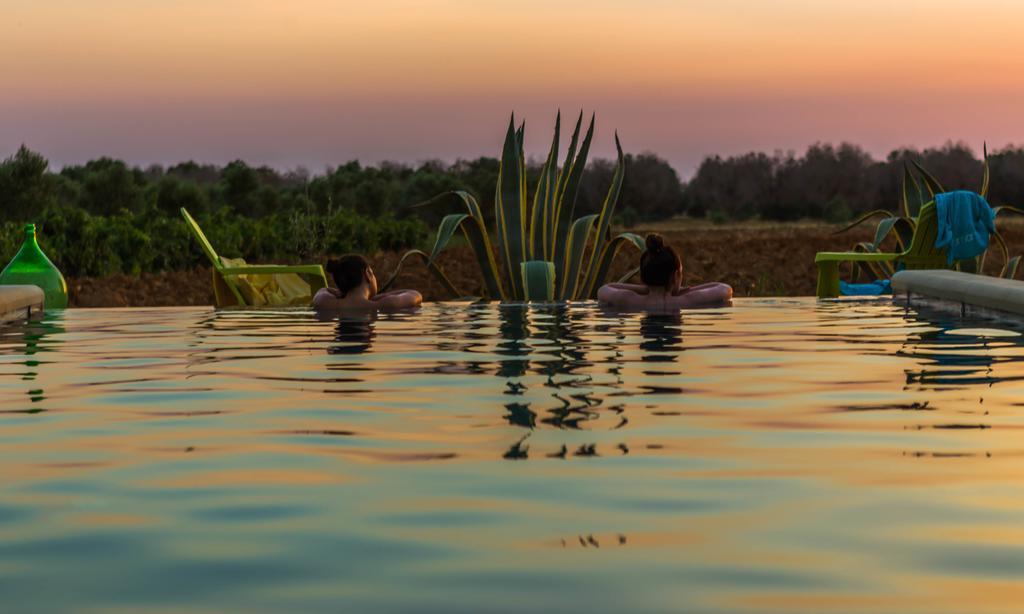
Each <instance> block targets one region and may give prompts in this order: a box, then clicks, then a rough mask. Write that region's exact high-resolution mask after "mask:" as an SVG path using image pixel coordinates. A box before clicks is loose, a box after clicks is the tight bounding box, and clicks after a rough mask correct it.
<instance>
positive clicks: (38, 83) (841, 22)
mask: <svg viewBox="0 0 1024 614" xmlns="http://www.w3.org/2000/svg"><path fill="white" fill-rule="evenodd" d="M0 8H2V9H3V18H2V21H0V79H2V83H3V87H2V91H3V94H2V96H0V157H7V156H9V155H10V154H11V153H13V152H14V150H15V149H16V148H17V147H18V145H19V144H21V143H22V142H24V143H26V144H27V145H28V146H29V147H31V148H33V149H36V150H38V151H41V152H42V153H43V154H44V155H46V156H47V157H49V158H50V160H51V162H52V163H53V164H54V165H57V166H59V165H62V164H68V163H76V162H82V161H85V160H88V159H90V158H95V157H99V156H103V155H107V156H113V157H119V158H123V159H126V160H128V161H130V162H131V163H133V164H139V165H147V164H150V163H162V164H167V163H173V162H176V161H180V160H185V159H196V160H199V161H205V162H215V163H223V162H226V161H229V160H232V159H235V158H242V159H244V160H247V161H248V162H250V163H253V164H270V165H272V166H276V167H279V168H293V167H295V166H297V165H304V166H306V167H308V168H310V169H311V170H314V171H318V170H321V169H323V168H324V167H325V166H327V165H337V164H339V163H342V162H344V161H346V160H350V159H354V158H357V159H360V160H362V161H364V162H368V163H373V162H378V161H380V160H384V159H391V160H399V161H405V162H417V161H421V160H425V159H429V158H441V159H444V160H454V159H455V158H458V157H475V156H478V155H496V154H497V153H498V149H499V147H500V144H501V137H502V134H503V130H504V127H505V122H506V121H507V118H508V114H509V113H510V112H512V111H515V112H516V113H517V115H518V116H523V117H525V119H526V121H527V140H526V145H527V150H528V152H529V153H531V154H534V155H538V156H539V155H541V154H542V153H543V152H544V151H545V150H546V147H547V145H548V143H549V139H550V131H551V126H552V122H553V119H554V115H555V111H556V110H557V109H559V108H561V109H562V110H563V112H564V113H568V114H570V115H573V116H574V115H575V114H576V113H577V112H578V111H579V109H581V108H582V109H585V110H586V111H588V112H589V111H595V112H596V113H597V126H598V129H597V134H596V137H595V148H596V153H597V155H605V156H607V155H609V154H610V152H611V149H612V133H613V130H618V131H619V134H620V136H621V138H622V142H623V145H624V147H625V148H626V149H627V151H633V152H640V151H653V152H655V153H658V154H659V155H661V156H663V157H665V158H667V159H668V160H669V161H671V162H672V163H673V164H674V165H675V166H676V167H677V168H678V169H679V171H680V172H681V174H683V175H684V176H687V175H689V174H690V173H692V171H693V170H694V169H695V167H696V166H697V164H699V162H700V160H701V158H703V157H704V156H706V155H710V154H730V153H738V152H743V151H748V150H765V151H772V150H776V149H792V150H796V151H798V152H799V151H802V150H803V149H804V148H805V147H806V146H807V145H808V144H810V143H813V142H815V141H827V142H839V141H842V140H847V141H851V142H854V143H858V144H861V145H863V146H864V147H866V148H867V149H868V150H869V151H871V152H872V153H873V154H875V155H876V156H881V155H884V154H885V153H886V152H888V151H889V150H890V149H892V148H894V147H897V146H902V145H913V146H919V147H920V146H929V145H939V144H942V143H943V142H945V141H946V140H949V139H953V140H959V139H962V140H965V141H966V142H968V143H969V144H970V145H971V146H972V147H974V148H975V149H976V150H980V149H981V144H982V141H983V140H987V141H988V143H989V145H990V147H993V146H994V147H996V148H999V147H1003V146H1005V145H1007V144H1011V143H1019V144H1024V79H1021V78H1020V75H1022V74H1024V35H1022V34H1021V29H1022V27H1024V3H1020V2H1019V1H1017V0H975V1H971V2H969V1H954V0H928V1H921V0H904V1H902V2H899V3H894V2H891V1H890V0H856V1H854V0H851V1H840V0H830V1H822V0H676V1H670V0H632V1H629V2H626V1H614V2H613V1H611V0H561V1H552V2H545V1H542V0H521V1H519V2H492V1H490V0H430V1H427V0H373V1H367V2H346V1H342V0H336V1H328V0H289V1H284V0H282V1H264V0H176V1H170V0H49V1H47V2H40V1H38V0H0Z"/></svg>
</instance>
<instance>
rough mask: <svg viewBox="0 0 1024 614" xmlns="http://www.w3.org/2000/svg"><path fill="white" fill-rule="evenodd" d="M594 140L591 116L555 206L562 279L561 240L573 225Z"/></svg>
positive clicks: (557, 257)
mask: <svg viewBox="0 0 1024 614" xmlns="http://www.w3.org/2000/svg"><path fill="white" fill-rule="evenodd" d="M593 138H594V116H593V115H591V116H590V126H589V127H588V128H587V133H586V135H585V136H584V137H583V142H582V143H581V144H580V150H579V153H578V154H576V157H575V159H574V160H573V161H572V164H571V165H570V167H569V168H568V169H565V168H563V169H562V174H563V175H564V181H563V182H562V185H561V186H560V193H559V197H558V201H557V203H556V205H555V225H556V230H555V238H554V246H555V267H556V269H557V270H558V275H559V277H561V276H562V275H564V272H565V270H566V268H567V265H568V262H567V260H566V252H565V248H566V244H565V242H563V241H561V240H559V238H560V237H565V236H566V233H567V231H568V229H569V225H570V223H573V212H574V211H575V209H576V197H577V196H578V195H579V187H580V180H581V179H582V178H583V170H584V168H586V166H587V157H588V156H589V155H590V142H591V140H593Z"/></svg>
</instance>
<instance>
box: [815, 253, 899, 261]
mask: <svg viewBox="0 0 1024 614" xmlns="http://www.w3.org/2000/svg"><path fill="white" fill-rule="evenodd" d="M902 255H903V254H876V253H873V252H818V253H817V255H815V256H814V261H815V262H886V261H890V260H896V259H898V258H900V257H901V256H902Z"/></svg>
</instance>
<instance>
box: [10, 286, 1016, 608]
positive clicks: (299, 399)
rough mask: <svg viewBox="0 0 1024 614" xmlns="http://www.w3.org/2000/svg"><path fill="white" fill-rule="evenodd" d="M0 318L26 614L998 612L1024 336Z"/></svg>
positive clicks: (119, 314) (481, 315)
mask: <svg viewBox="0 0 1024 614" xmlns="http://www.w3.org/2000/svg"><path fill="white" fill-rule="evenodd" d="M0 331H2V335H0V348H2V354H0V409H2V414H0V475H2V498H0V595H3V596H4V601H5V603H7V604H8V605H9V604H18V606H19V607H18V608H17V609H19V610H32V609H36V610H53V609H59V608H71V607H75V608H78V609H87V608H94V609H100V610H109V609H117V608H121V609H124V610H127V611H130V610H136V609H147V610H166V611H176V610H180V609H183V608H203V609H207V610H210V611H213V610H223V609H242V608H246V609H250V610H257V611H272V610H283V609H290V610H296V611H303V610H314V609H327V610H332V611H338V610H342V609H345V610H348V611H365V610H395V609H401V610H434V611H473V612H484V611H511V610H516V611H522V610H554V609H561V610H574V611H579V610H590V611H680V610H682V611H702V612H755V611H757V612H763V611H773V610H778V611H793V610H806V611H842V612H851V611H861V610H872V611H878V610H882V611H893V612H897V611H902V612H905V611H913V610H917V611H957V612H960V611H984V610H994V611H998V610H1005V611H1012V610H1016V609H1017V608H1018V606H1019V603H1020V602H1021V600H1022V598H1024V583H1022V580H1024V529H1022V527H1024V524H1022V522H1021V520H1022V518H1024V512H1022V511H1021V507H1022V503H1024V490H1022V486H1024V432H1022V430H1021V429H1022V428H1024V412H1022V409H1021V405H1022V404H1024V394H1022V392H1024V383H1022V381H1021V380H1022V377H1024V365H1022V363H1021V361H1022V358H1024V344H1022V340H1021V337H1020V336H1018V332H1017V331H1016V330H1014V329H1011V328H1009V327H1008V326H1007V325H1005V324H1002V325H995V324H993V323H986V322H970V321H959V320H952V319H943V316H934V317H932V316H929V317H924V316H922V315H919V314H916V313H914V312H906V311H904V310H903V309H901V308H899V307H896V306H893V305H892V304H889V303H887V302H884V301H882V302H871V301H868V302H837V303H818V302H816V301H814V300H813V299H778V300H738V301H736V306H735V307H733V308H730V309H725V310H708V311H695V312H690V313H685V314H683V315H681V316H679V317H672V316H664V315H661V316H659V315H641V314H628V315H622V314H611V313H605V312H602V311H601V310H599V309H598V308H596V307H595V306H593V305H582V306H573V307H569V308H566V307H560V308H554V307H551V308H525V307H521V306H518V307H512V306H509V307H499V306H497V305H484V306H468V305H464V304H435V305H429V306H427V307H425V308H424V309H422V310H421V311H419V312H417V313H415V314H394V315H381V316H379V317H378V318H376V319H375V320H371V319H369V318H346V319H343V320H341V321H337V320H335V321H320V320H318V319H317V318H316V317H314V316H313V315H312V314H309V313H304V312H239V311H220V312H217V311H214V310H211V309H195V308H183V309H142V310H138V309H137V310H123V309H116V310H102V309H97V310H71V311H67V312H65V313H63V314H60V315H51V316H49V317H48V318H47V319H46V320H44V321H42V322H35V323H29V324H22V325H13V326H7V327H5V328H3V329H0Z"/></svg>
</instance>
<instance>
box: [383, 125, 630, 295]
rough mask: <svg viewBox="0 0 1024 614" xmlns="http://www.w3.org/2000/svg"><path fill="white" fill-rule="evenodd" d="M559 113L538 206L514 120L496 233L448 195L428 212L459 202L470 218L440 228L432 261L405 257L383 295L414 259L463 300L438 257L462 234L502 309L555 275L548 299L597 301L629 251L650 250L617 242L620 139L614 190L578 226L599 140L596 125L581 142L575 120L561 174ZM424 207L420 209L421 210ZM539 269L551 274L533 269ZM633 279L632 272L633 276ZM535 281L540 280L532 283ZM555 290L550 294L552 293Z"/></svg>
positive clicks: (472, 205) (473, 208)
mask: <svg viewBox="0 0 1024 614" xmlns="http://www.w3.org/2000/svg"><path fill="white" fill-rule="evenodd" d="M561 119H562V118H561V113H559V114H558V115H557V116H556V118H555V134H554V138H553V140H552V142H551V149H550V151H549V152H548V156H547V159H546V160H545V162H544V165H543V167H541V171H540V178H539V180H538V181H537V186H536V188H535V190H534V193H533V199H532V202H531V201H530V199H529V197H528V194H527V187H526V158H525V155H524V153H523V135H524V132H525V128H526V126H525V122H524V123H523V124H520V125H519V127H518V128H516V123H515V116H514V115H513V116H512V118H511V119H510V120H509V125H508V130H507V132H506V134H505V144H504V147H503V149H502V154H501V165H500V168H499V171H498V183H497V186H496V187H495V194H494V219H495V225H496V228H495V229H494V230H493V232H492V231H490V230H488V228H487V226H486V224H485V222H484V216H483V211H482V209H481V208H480V205H479V203H478V202H477V200H476V198H474V197H473V195H472V194H470V193H469V192H466V191H462V190H457V191H453V192H445V193H443V194H440V195H438V196H436V197H435V198H433V199H431V200H430V201H428V202H427V203H422V205H426V204H431V203H435V202H439V201H446V200H454V201H455V202H457V203H460V204H461V208H464V209H465V211H464V212H461V213H452V214H450V215H447V216H445V217H444V218H443V219H442V220H441V224H440V225H439V227H438V229H437V238H436V239H435V241H434V246H433V248H432V249H431V251H430V253H429V254H427V253H425V252H423V251H421V250H411V251H409V252H406V253H405V254H404V255H403V256H402V258H401V260H400V261H399V263H398V266H397V267H396V268H395V272H394V273H393V274H392V275H391V277H390V278H389V279H388V281H387V282H385V284H384V287H385V288H387V287H388V286H390V285H391V283H393V282H394V280H395V278H396V277H397V276H398V273H399V272H400V271H401V268H402V266H403V265H404V264H405V263H406V262H407V261H408V260H409V259H419V260H421V261H423V262H424V263H425V264H426V266H427V268H428V269H429V270H430V271H431V272H432V273H434V274H435V275H436V276H437V277H438V279H440V280H441V283H442V284H444V286H445V287H446V288H447V290H448V291H449V292H451V293H452V295H453V296H458V295H459V292H458V290H457V289H456V288H455V286H454V284H452V282H451V281H450V280H449V279H448V277H447V275H445V273H444V271H443V270H442V269H441V267H440V266H438V264H437V257H438V256H439V255H440V254H441V252H443V251H444V249H445V248H446V247H447V246H448V244H449V242H450V241H451V239H452V237H453V236H454V235H455V233H456V232H457V231H461V232H462V233H463V235H465V237H466V240H467V242H468V243H469V245H470V247H472V249H473V252H474V254H475V255H476V261H477V264H478V265H479V268H480V275H481V276H482V278H483V288H484V292H485V294H486V297H487V298H489V299H500V300H503V301H519V300H524V299H526V298H527V297H528V296H534V295H535V293H532V292H530V291H529V290H530V286H533V285H535V284H538V283H539V284H545V283H546V284H551V283H552V282H551V280H550V279H536V277H542V278H543V277H550V274H545V272H547V271H550V270H552V269H553V270H554V275H553V278H554V281H553V288H552V289H551V290H549V292H548V296H549V297H550V298H556V299H558V300H574V299H586V298H592V297H593V296H595V295H596V293H597V289H598V287H600V286H601V284H603V283H604V282H605V279H606V278H607V276H608V272H609V269H610V267H611V263H612V261H613V260H614V258H615V255H616V254H617V253H618V251H619V249H621V248H622V247H623V246H625V245H633V246H635V247H636V248H638V249H640V250H643V249H644V240H643V239H642V238H641V237H640V236H638V235H635V234H632V233H622V234H619V235H617V236H615V237H612V236H611V222H612V216H613V215H614V213H615V205H616V203H617V202H618V199H619V192H620V191H621V189H622V179H623V175H624V173H625V163H624V158H623V155H622V146H621V145H620V143H619V137H618V134H616V135H615V148H616V151H617V153H618V162H617V164H616V167H615V172H614V173H613V175H612V182H611V186H610V187H609V188H608V193H607V195H606V196H605V199H604V202H603V203H602V205H601V210H600V212H599V213H596V214H593V215H584V216H582V217H579V218H577V219H573V214H574V210H575V208H576V198H577V195H578V192H579V186H580V180H581V179H582V177H583V170H584V168H585V167H586V164H587V156H588V154H589V152H590V142H591V139H592V138H593V135H594V117H593V116H591V118H590V126H589V127H588V128H587V132H586V134H585V135H584V137H583V140H582V141H580V139H579V136H580V128H581V126H582V123H583V113H582V112H581V113H580V115H579V118H578V119H577V120H576V129H575V130H574V131H573V134H572V139H571V140H570V141H569V148H568V150H567V152H566V154H565V158H564V162H563V164H562V167H561V168H559V167H558V152H559V135H560V133H561ZM422 205H421V206H422ZM538 261H541V262H545V263H550V264H549V265H546V266H531V265H535V264H539V263H538ZM630 275H632V272H631V273H630ZM534 276H536V277H534ZM549 287H550V286H549Z"/></svg>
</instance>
